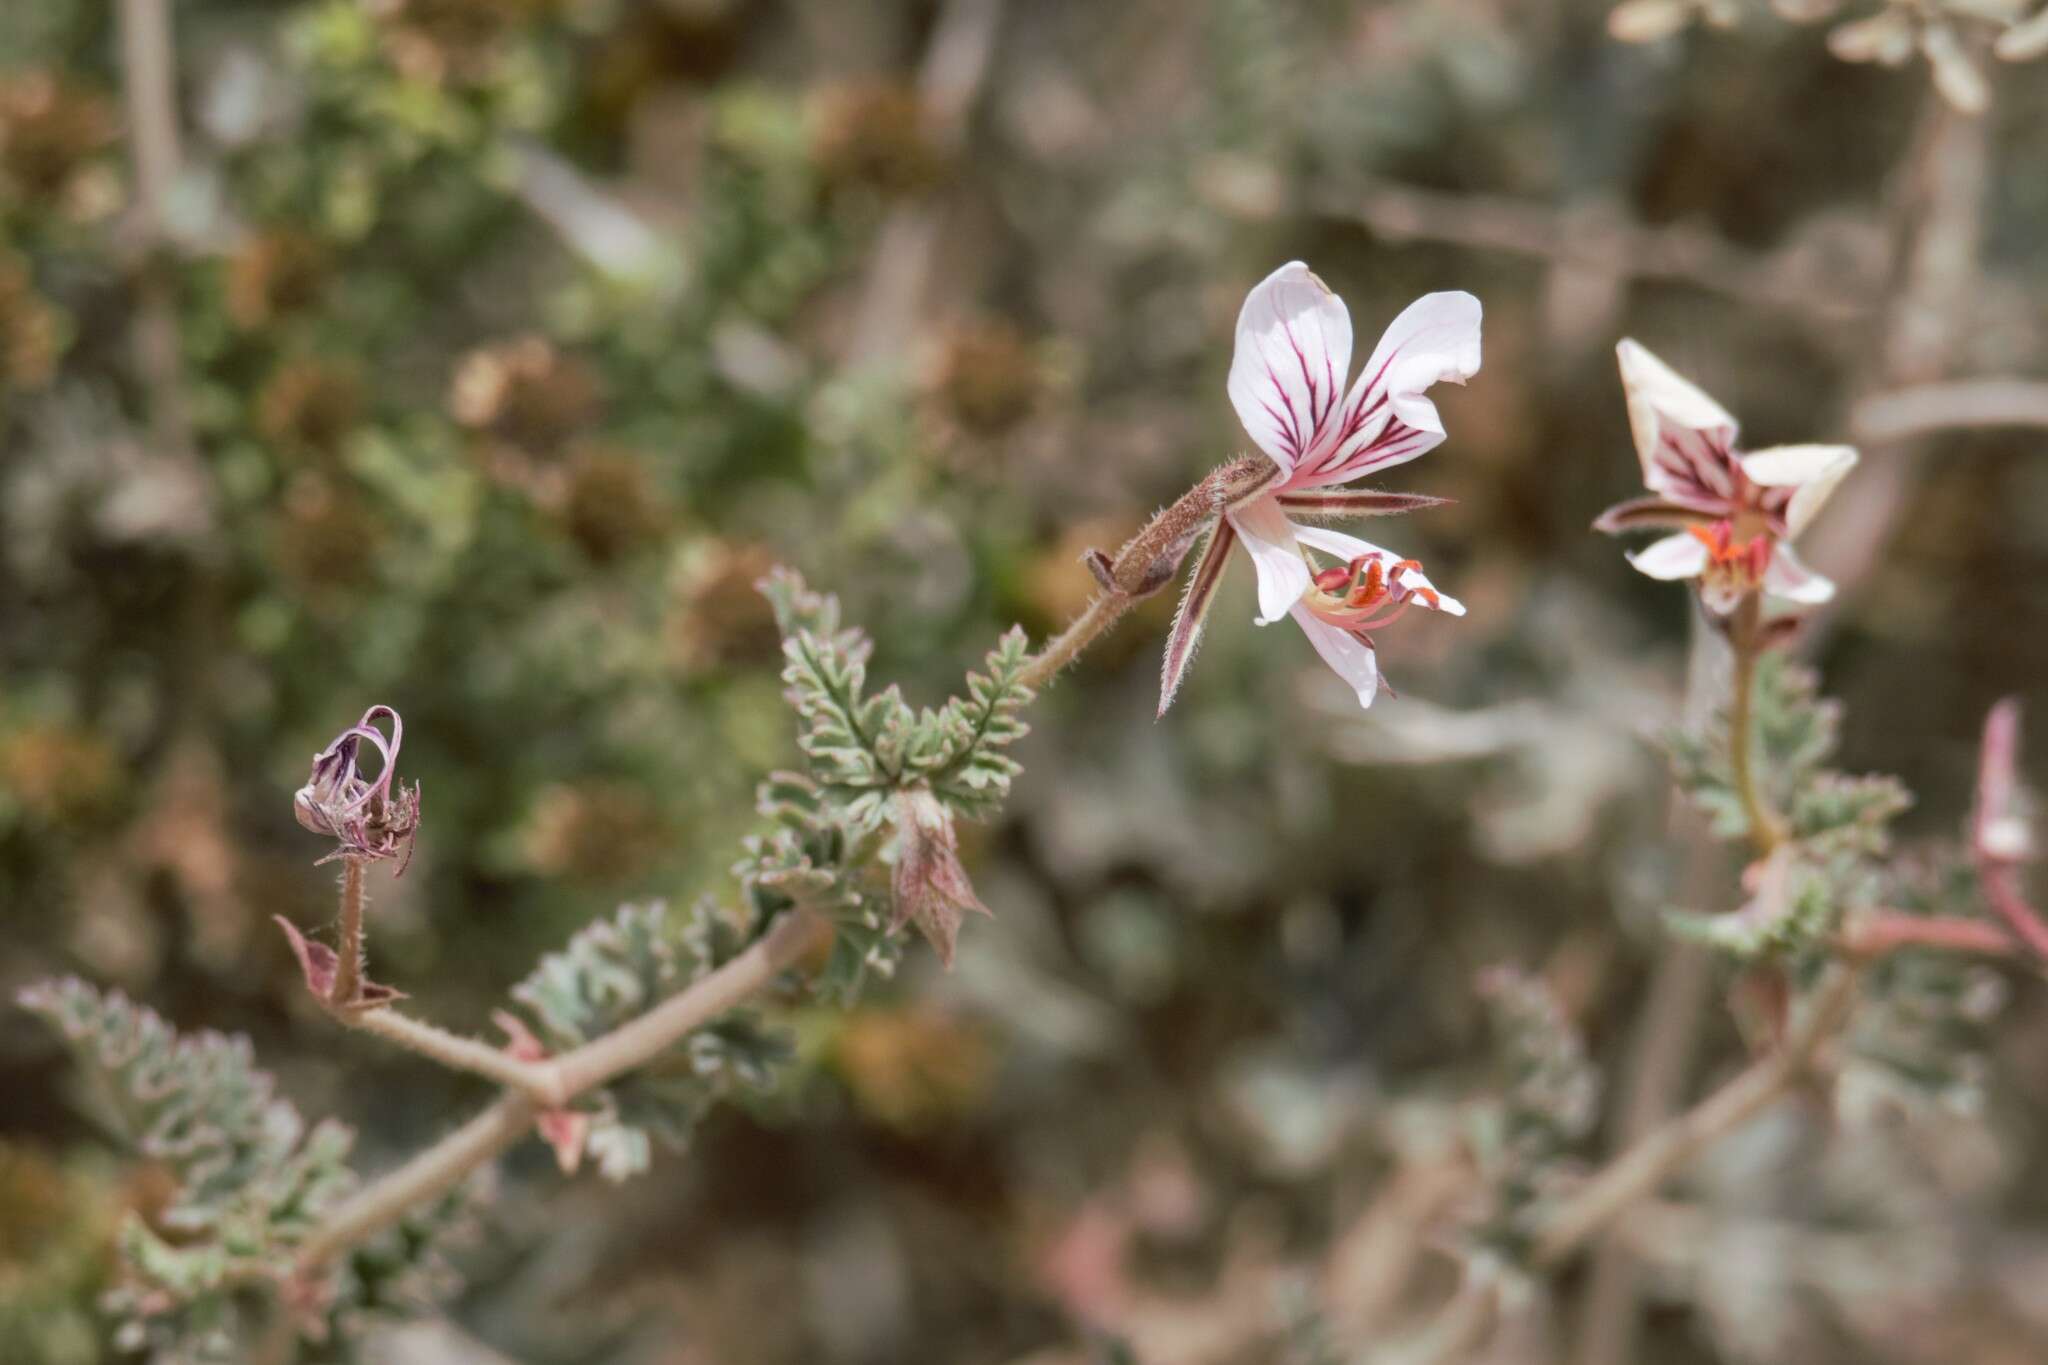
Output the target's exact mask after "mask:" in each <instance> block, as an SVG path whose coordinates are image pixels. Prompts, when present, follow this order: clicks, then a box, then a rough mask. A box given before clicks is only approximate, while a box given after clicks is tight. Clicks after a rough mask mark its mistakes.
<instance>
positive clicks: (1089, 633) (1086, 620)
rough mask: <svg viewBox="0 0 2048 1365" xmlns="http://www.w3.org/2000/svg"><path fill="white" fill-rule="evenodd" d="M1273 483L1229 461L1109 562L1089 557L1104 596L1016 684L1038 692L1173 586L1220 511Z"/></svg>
mask: <svg viewBox="0 0 2048 1365" xmlns="http://www.w3.org/2000/svg"><path fill="white" fill-rule="evenodd" d="M1273 477H1274V468H1273V465H1272V464H1271V463H1270V462H1268V461H1265V460H1261V459H1256V458H1254V459H1241V460H1233V461H1231V462H1230V463H1229V464H1226V465H1223V466H1221V467H1219V468H1217V469H1213V470H1211V471H1210V472H1209V473H1208V474H1206V475H1205V476H1203V478H1202V479H1201V481H1200V482H1198V483H1196V484H1195V486H1194V487H1192V488H1190V489H1189V490H1188V491H1187V492H1185V493H1183V494H1181V495H1180V496H1179V497H1178V498H1175V499H1174V500H1173V502H1172V503H1170V504H1168V505H1167V506H1166V507H1164V508H1162V509H1160V510H1159V511H1158V512H1157V513H1155V514H1153V517H1152V519H1151V520H1150V521H1148V522H1146V523H1145V525H1144V526H1143V528H1141V529H1140V530H1139V532H1138V534H1136V535H1134V536H1132V537H1131V538H1130V540H1129V541H1128V542H1126V543H1125V545H1124V547H1123V549H1121V550H1119V551H1117V553H1116V557H1115V558H1114V559H1111V558H1109V556H1107V555H1103V554H1100V553H1099V552H1096V551H1091V552H1090V560H1091V561H1092V563H1093V564H1094V566H1095V571H1096V577H1097V578H1098V579H1099V580H1101V582H1102V585H1103V591H1102V592H1100V593H1098V594H1097V595H1096V596H1095V598H1094V599H1093V600H1092V601H1090V602H1089V603H1088V605H1087V607H1085V608H1084V609H1083V610H1082V612H1081V614H1080V615H1079V616H1076V617H1075V618H1074V620H1073V622H1072V623H1071V624H1069V625H1068V626H1067V628H1066V629H1065V630H1063V631H1061V632H1060V633H1059V634H1058V635H1056V636H1054V637H1053V638H1052V640H1051V641H1049V642H1048V643H1047V644H1046V646H1045V647H1044V648H1043V649H1041V650H1039V651H1038V653H1037V655H1036V656H1034V657H1033V658H1032V660H1031V662H1030V663H1029V664H1028V665H1026V666H1025V669H1024V672H1023V673H1022V674H1021V675H1020V681H1021V682H1023V684H1024V685H1025V686H1027V687H1033V688H1036V687H1042V686H1044V685H1045V684H1046V683H1047V682H1048V681H1050V680H1051V679H1052V677H1053V676H1054V675H1055V674H1057V673H1058V672H1059V671H1060V670H1061V669H1063V668H1065V667H1066V666H1067V665H1068V664H1070V663H1072V662H1073V661H1074V660H1075V659H1077V658H1079V657H1080V655H1081V652H1082V651H1083V650H1085V649H1087V648H1088V646H1089V645H1091V644H1093V643H1095V641H1096V639H1097V638H1098V637H1100V636H1101V635H1103V634H1104V633H1105V632H1107V631H1108V630H1109V628H1110V627H1111V626H1113V625H1115V624H1116V623H1117V622H1118V621H1119V620H1120V619H1122V617H1123V614H1124V613H1125V612H1127V611H1129V610H1130V609H1131V608H1132V607H1133V606H1135V605H1137V603H1138V602H1139V601H1141V600H1143V599H1144V598H1147V597H1150V596H1151V595H1152V594H1153V593H1155V592H1158V591H1159V590H1160V589H1161V588H1163V587H1165V586H1166V585H1167V584H1168V583H1171V582H1172V581H1173V578H1174V575H1175V574H1177V573H1178V572H1179V571H1180V564H1181V561H1182V560H1183V559H1185V558H1187V553H1188V550H1189V549H1190V548H1192V547H1193V545H1194V543H1195V539H1196V537H1198V536H1199V535H1200V534H1201V533H1202V530H1203V529H1204V528H1205V527H1207V526H1208V525H1209V524H1210V523H1211V522H1212V521H1214V520H1215V519H1216V518H1217V517H1218V516H1219V515H1221V514H1222V513H1223V511H1224V510H1225V509H1226V508H1228V507H1230V506H1232V505H1233V504H1234V503H1236V502H1238V501H1239V500H1240V499H1243V498H1245V497H1248V496H1250V495H1251V494H1253V493H1255V492H1257V491H1258V489H1259V487H1260V486H1261V485H1262V484H1264V483H1266V482H1268V481H1269V480H1271V479H1272V478H1273Z"/></svg>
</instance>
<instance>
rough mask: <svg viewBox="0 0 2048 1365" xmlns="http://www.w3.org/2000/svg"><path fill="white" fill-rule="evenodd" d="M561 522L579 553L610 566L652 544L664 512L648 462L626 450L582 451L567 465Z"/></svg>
mask: <svg viewBox="0 0 2048 1365" xmlns="http://www.w3.org/2000/svg"><path fill="white" fill-rule="evenodd" d="M560 516H561V520H562V524H563V526H564V527H565V528H566V529H567V530H568V532H569V534H570V536H571V537H572V538H574V540H575V541H576V543H577V544H578V545H580V546H582V547H583V552H584V553H585V554H587V555H589V556H590V557H591V559H593V560H595V561H596V562H597V563H599V564H610V563H612V562H614V561H615V560H619V559H623V558H624V557H625V556H627V555H629V554H631V553H632V552H633V551H635V550H637V549H639V548H641V547H642V546H644V545H646V544H648V543H649V542H651V541H653V540H655V539H657V538H658V537H659V536H660V535H661V533H662V532H663V531H664V530H665V529H666V528H667V525H668V509H667V508H666V507H665V506H664V505H663V502H662V498H661V494H660V491H659V490H658V489H657V488H656V487H655V486H654V480H653V479H652V478H651V477H649V473H648V468H647V461H646V460H645V459H644V458H643V457H641V456H639V455H636V454H634V453H633V452H632V451H629V450H619V449H615V448H613V447H608V446H583V447H581V448H579V449H578V450H577V452H576V454H575V456H574V458H573V459H572V460H571V461H570V464H569V480H568V487H567V489H566V490H565V491H564V493H563V497H562V508H561V513H560Z"/></svg>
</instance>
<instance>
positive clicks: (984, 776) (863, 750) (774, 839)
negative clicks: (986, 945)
mask: <svg viewBox="0 0 2048 1365" xmlns="http://www.w3.org/2000/svg"><path fill="white" fill-rule="evenodd" d="M761 591H762V592H763V594H765V595H766V596H767V598H768V600H769V602H770V603H771V604H772V605H773V607H774V609H775V619H776V623H777V625H778V626H779V627H780V629H781V631H782V636H783V646H782V647H783V659H784V667H783V671H782V680H783V682H784V684H786V691H785V693H784V695H785V696H786V697H787V698H788V699H789V703H790V705H791V706H792V707H793V708H794V709H795V711H796V713H797V716H798V734H797V743H798V745H799V747H801V748H802V750H803V752H804V755H805V758H806V759H807V760H808V763H807V766H808V769H809V771H808V772H807V773H804V774H778V775H777V776H775V777H774V778H771V779H770V780H769V782H767V783H766V784H764V786H763V787H762V790H761V802H760V805H761V811H762V813H763V814H764V815H765V816H767V817H768V819H769V820H770V821H771V823H772V827H771V829H770V831H769V832H768V833H767V834H765V835H761V836H758V837H757V838H755V839H752V840H749V841H748V844H747V856H746V858H745V860H743V861H742V862H741V864H740V867H739V872H740V876H741V879H742V881H743V882H744V883H745V885H746V889H747V892H748V895H749V896H750V897H751V898H752V900H753V902H754V905H755V909H756V911H757V913H759V914H761V915H763V916H764V917H765V916H767V915H771V914H773V913H775V912H776V911H778V910H781V909H785V908H788V907H789V906H792V905H798V904H801V905H803V906H804V907H805V908H808V909H811V910H814V911H816V912H818V913H820V914H822V915H824V916H826V917H827V918H829V919H831V920H832V921H833V922H834V923H835V924H836V925H837V926H838V928H839V937H838V940H837V942H836V945H835V948H834V953H833V957H832V960H831V963H830V965H829V966H828V968H827V970H826V972H825V973H824V975H823V978H822V979H821V981H820V983H819V984H820V988H821V989H822V990H823V991H824V992H825V993H826V994H828V995H829V996H831V997H833V998H838V999H842V1000H843V999H846V998H848V997H849V996H850V994H851V992H852V991H854V990H855V989H857V988H858V986H859V985H860V983H861V981H862V980H863V979H865V977H866V976H867V975H868V974H869V973H871V972H879V973H881V974H884V975H886V974H887V973H888V972H889V971H890V970H892V969H893V966H894V963H895V959H896V956H897V954H898V949H897V947H896V946H895V944H894V943H893V941H892V939H893V933H894V929H895V928H896V927H899V926H900V922H901V916H900V915H897V914H895V913H893V912H891V911H890V910H889V909H888V907H887V904H886V901H887V894H886V891H885V890H884V889H883V887H882V886H881V884H880V879H879V878H878V877H877V876H876V875H875V870H876V867H875V865H876V861H877V857H878V855H879V854H880V852H881V849H882V843H881V840H880V838H879V837H878V836H880V835H881V834H882V833H883V831H884V829H885V826H886V824H887V822H888V821H889V819H890V817H891V814H892V811H891V807H890V803H889V798H890V797H891V796H892V795H893V794H895V793H896V792H898V791H902V790H905V789H910V788H924V789H928V790H929V791H930V792H931V793H932V795H933V796H935V797H937V798H938V800H939V801H940V802H941V803H942V804H943V805H944V806H945V807H946V808H947V809H948V810H949V811H950V812H951V813H953V814H955V815H958V816H962V817H965V818H968V819H986V818H988V817H990V816H992V815H994V814H995V812H996V811H998V810H999V809H1001V807H1002V803H1003V801H1004V799H1005V798H1007V797H1008V796H1009V794H1010V782H1011V780H1012V779H1013V778H1014V777H1015V776H1016V775H1017V773H1018V771H1019V769H1018V765H1017V761H1016V760H1015V759H1014V758H1012V757H1011V756H1010V754H1009V752H1008V750H1009V749H1010V746H1012V745H1014V744H1015V743H1016V742H1017V741H1018V740H1020V739H1022V738H1023V737H1024V735H1025V734H1026V733H1027V732H1028V728H1029V727H1027V726H1026V725H1025V723H1024V721H1023V719H1022V716H1021V713H1022V711H1023V709H1024V707H1025V706H1026V705H1028V704H1029V703H1030V701H1031V699H1032V695H1033V694H1032V691H1031V688H1030V687H1029V686H1027V685H1026V684H1025V682H1024V675H1025V671H1026V669H1027V668H1028V667H1029V665H1030V662H1031V653H1030V648H1029V645H1028V642H1027V640H1026V638H1025V635H1024V632H1023V631H1022V630H1021V629H1016V628H1012V629H1011V630H1009V631H1008V632H1006V633H1005V634H1004V635H1003V636H1002V638H1001V639H1000V640H998V641H997V642H996V647H995V648H994V649H993V650H991V651H990V652H989V653H988V655H987V657H986V659H985V660H984V663H983V670H982V671H981V672H977V673H969V674H968V675H967V689H966V695H965V696H956V697H952V698H949V699H948V700H947V701H946V702H945V704H944V705H942V706H939V707H937V708H932V707H925V708H922V709H919V710H915V711H913V710H912V709H911V707H910V706H909V705H908V704H907V703H906V702H904V701H903V699H902V697H901V695H900V693H899V692H898V691H897V689H896V688H894V687H890V688H888V689H886V690H884V691H882V692H880V693H877V694H876V695H874V696H872V697H869V696H865V695H863V690H864V688H865V686H866V682H867V661H868V655H869V652H870V645H869V642H868V640H867V637H866V636H865V635H863V634H862V633H861V632H860V631H858V630H853V629H848V628H846V627H844V626H843V625H842V624H841V621H840V614H839V603H838V601H837V600H836V599H835V598H833V597H831V596H829V595H824V594H819V593H815V592H812V591H811V590H810V589H809V588H807V587H805V586H804V583H803V580H802V579H801V578H799V577H798V576H797V575H796V574H794V573H791V572H790V571H788V570H778V571H776V572H775V573H773V574H771V575H770V576H769V577H768V578H767V580H766V581H764V582H763V583H762V584H761Z"/></svg>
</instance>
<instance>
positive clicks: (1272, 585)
mask: <svg viewBox="0 0 2048 1365" xmlns="http://www.w3.org/2000/svg"><path fill="white" fill-rule="evenodd" d="M1229 517H1230V524H1231V525H1232V526H1234V527H1236V528H1237V533H1238V535H1239V536H1241V537H1242V538H1243V540H1244V548H1245V549H1246V550H1247V551H1248V552H1250V554H1251V557H1252V567H1253V568H1254V569H1256V570H1258V575H1259V615H1258V622H1259V624H1260V625H1262V626H1268V625H1271V624H1272V623H1273V622H1275V621H1277V620H1279V619H1280V618H1281V617H1283V616H1285V615H1286V614H1287V613H1288V611H1289V610H1291V609H1292V608H1293V606H1294V604H1295V603H1297V602H1299V601H1300V600H1301V595H1302V594H1303V593H1305V592H1307V591H1308V589H1309V573H1308V563H1307V561H1305V560H1303V559H1302V557H1301V548H1300V546H1298V545H1297V544H1296V543H1295V532H1296V530H1297V529H1298V528H1297V527H1296V526H1295V525H1294V523H1293V522H1291V521H1289V520H1288V519H1287V516H1286V514H1285V513H1283V512H1282V511H1281V510H1280V504H1279V503H1278V502H1276V501H1275V500H1274V499H1273V498H1272V497H1271V496H1267V497H1263V498H1257V499H1255V500H1253V501H1252V502H1249V503H1246V504H1245V505H1244V506H1243V507H1239V508H1237V509H1235V510H1233V511H1232V512H1230V513H1229Z"/></svg>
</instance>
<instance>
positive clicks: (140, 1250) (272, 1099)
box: [21, 979, 354, 1361]
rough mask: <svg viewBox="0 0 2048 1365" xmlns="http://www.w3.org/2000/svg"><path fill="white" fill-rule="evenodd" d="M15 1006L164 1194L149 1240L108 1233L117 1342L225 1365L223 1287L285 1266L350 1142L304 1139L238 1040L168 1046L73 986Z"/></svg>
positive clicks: (138, 1021)
mask: <svg viewBox="0 0 2048 1365" xmlns="http://www.w3.org/2000/svg"><path fill="white" fill-rule="evenodd" d="M21 1004H22V1006H23V1008H25V1009H27V1010H29V1011H30V1012H32V1013H34V1014H37V1015H40V1016H41V1017H42V1018H44V1019H45V1020H47V1021H48V1022H49V1023H50V1024H51V1025H53V1026H54V1027H55V1028H56V1029H57V1031H58V1032H59V1033H60V1034H61V1035H62V1036H63V1037H64V1039H65V1040H66V1041H67V1042H68V1043H69V1044H70V1045H71V1047H72V1050H73V1051H74V1053H75V1054H76V1056H77V1059H78V1063H79V1067H80V1070H81V1071H82V1072H83V1074H84V1076H85V1078H86V1081H87V1083H88V1085H89V1087H90V1089H91V1099H92V1105H93V1108H94V1109H95V1110H96V1111H97V1113H98V1116H99V1117H100V1118H101V1120H102V1121H103V1122H104V1123H105V1124H106V1125H107V1127H108V1128H109V1130H110V1131H112V1132H113V1133H114V1134H115V1135H116V1136H118V1137H119V1138H121V1139H122V1140H123V1141H124V1142H126V1143H128V1144H129V1145H130V1146H132V1147H133V1148H134V1150H135V1151H136V1152H137V1153H139V1154H140V1155H142V1156H145V1157H148V1158H150V1159H152V1160H154V1161H157V1162H160V1163H162V1165H163V1166H164V1168H165V1169H166V1170H167V1171H168V1172H169V1174H170V1176H171V1178H172V1180H173V1182H174V1185H175V1189H174V1192H173V1194H172V1197H171V1202H170V1204H169V1206H168V1207H167V1208H166V1209H165V1210H164V1211H163V1213H162V1214H161V1215H159V1217H158V1224H159V1226H160V1228H161V1233H160V1232H159V1231H158V1230H157V1229H155V1228H152V1227H151V1226H150V1225H149V1224H147V1223H145V1222H144V1221H143V1220H142V1219H141V1218H140V1217H138V1216H131V1217H130V1218H129V1219H128V1220H127V1222H126V1223H125V1224H124V1225H123V1226H122V1229H121V1232H120V1246H121V1253H122V1261H123V1264H124V1266H125V1268H126V1270H127V1276H126V1279H125V1281H124V1283H123V1284H122V1285H121V1286H120V1287H119V1288H117V1289H116V1290H114V1291H113V1292H112V1293H111V1294H110V1295H109V1296H108V1307H109V1308H110V1310H111V1311H112V1312H113V1313H114V1315H115V1316H116V1317H117V1319H118V1320H119V1321H120V1323H121V1326H120V1328H119V1338H120V1340H121V1341H122V1343H123V1344H124V1345H125V1346H127V1347H130V1348H133V1349H146V1350H148V1351H149V1352H150V1353H151V1355H152V1356H153V1358H156V1359H159V1360H166V1361H181V1360H192V1361H201V1360H213V1359H228V1358H231V1354H232V1350H233V1344H234V1340H235V1331H236V1326H237V1322H238V1319H239V1312H240V1308H241V1305H240V1304H239V1303H238V1299H237V1294H236V1289H237V1286H239V1285H244V1284H249V1283H252V1282H257V1281H261V1280H262V1279H265V1278H267V1277H270V1276H274V1275H277V1274H281V1273H283V1272H284V1271H286V1270H288V1269H289V1267H290V1264H291V1254H292V1249H293V1248H294V1247H295V1246H296V1245H297V1244H298V1243H299V1242H300V1241H301V1240H302V1239H303V1238H304V1237H305V1236H306V1234H307V1233H308V1232H310V1231H311V1230H312V1228H313V1227H314V1225H315V1224H316V1222H317V1221H318V1219H319V1217H320V1215H321V1213H322V1212H323V1211H324V1210H325V1209H327V1208H328V1207H329V1206H331V1205H332V1204H334V1203H335V1202H336V1201H337V1200H338V1199H340V1198H341V1197H342V1196H343V1195H344V1194H346V1193H347V1191H348V1189H349V1188H350V1186H351V1185H352V1184H353V1177H352V1176H351V1174H350V1172H349V1170H348V1167H347V1165H346V1164H345V1163H346V1160H347V1157H348V1153H349V1148H350V1146H351V1145H352V1143H353V1141H354V1135H353V1134H352V1133H351V1132H350V1131H349V1130H348V1129H347V1128H346V1127H344V1126H343V1125H341V1124H339V1123H336V1122H333V1121H332V1120H328V1121H323V1122H321V1123H318V1124H315V1125H314V1126H313V1127H312V1128H311V1129H308V1128H307V1126H306V1124H305V1121H304V1120H303V1119H302V1118H300V1116H299V1113H298V1110H297V1109H295V1108H293V1106H292V1105H291V1103H290V1102H289V1101H287V1100H285V1099H283V1098H281V1097H280V1096H279V1095H278V1094H277V1093H276V1083H275V1081H274V1080H273V1079H272V1078H271V1076H270V1075H269V1073H267V1072H264V1071H260V1070H258V1069H257V1068H256V1065H255V1062H254V1058H253V1056H252V1054H251V1050H250V1047H249V1042H248V1040H247V1039H246V1038H238V1037H237V1038H231V1037H227V1036H225V1035H222V1034H219V1033H213V1032H202V1033H195V1034H191V1035H184V1036H181V1035H180V1034H179V1033H178V1032H177V1031H176V1030H175V1029H173V1028H172V1027H171V1026H170V1025H169V1024H167V1023H165V1022H164V1021H163V1019H161V1018H160V1017H158V1016H157V1015H156V1014H155V1013H153V1012H152V1011H150V1010H148V1009H145V1008H143V1007H142V1006H140V1005H136V1004H134V1003H132V1002H131V1001H129V1000H128V999H127V998H126V997H124V996H122V995H120V994H119V993H118V992H116V993H111V994H102V993H101V992H99V991H97V990H95V989H94V988H93V987H91V986H89V985H87V984H85V983H84V982H82V981H77V980H69V979H67V980H62V981H48V982H43V983H41V984H39V985H36V986H32V987H30V988H29V989H28V990H26V991H24V992H23V993H22V996H21ZM163 1234H169V1235H168V1236H165V1235H163Z"/></svg>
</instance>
